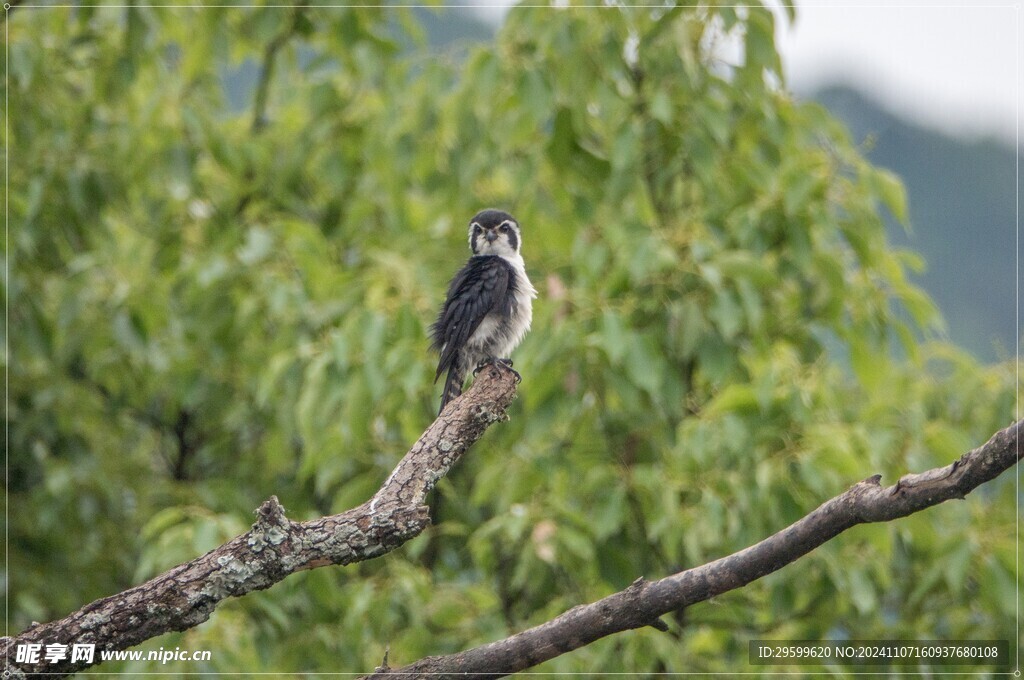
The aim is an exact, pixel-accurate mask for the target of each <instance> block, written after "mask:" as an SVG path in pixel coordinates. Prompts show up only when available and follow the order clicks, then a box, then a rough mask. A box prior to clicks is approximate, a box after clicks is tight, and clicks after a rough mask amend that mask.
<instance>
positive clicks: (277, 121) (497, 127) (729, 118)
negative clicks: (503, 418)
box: [4, 2, 1016, 672]
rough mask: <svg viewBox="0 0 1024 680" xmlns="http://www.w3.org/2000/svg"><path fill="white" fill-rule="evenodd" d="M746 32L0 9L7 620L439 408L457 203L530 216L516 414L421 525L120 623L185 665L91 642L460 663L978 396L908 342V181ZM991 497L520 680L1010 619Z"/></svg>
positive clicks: (783, 515) (640, 13)
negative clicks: (904, 223) (388, 543)
mask: <svg viewBox="0 0 1024 680" xmlns="http://www.w3.org/2000/svg"><path fill="white" fill-rule="evenodd" d="M790 19H791V17H790ZM783 20H786V19H785V18H784V19H783ZM775 21H776V16H775V15H773V14H772V13H771V12H770V11H769V10H767V9H765V8H763V7H761V6H757V5H755V6H753V7H749V8H746V9H742V10H741V9H736V8H733V7H731V6H728V5H725V4H720V3H717V2H713V3H709V4H707V5H705V6H702V7H700V8H693V7H690V8H681V7H672V8H669V7H666V8H663V9H651V8H624V7H603V8H579V7H577V8H563V9H554V8H517V9H514V10H513V11H511V12H510V14H509V16H508V19H507V21H506V23H505V25H504V26H503V27H502V29H501V30H500V32H499V33H498V35H497V37H496V38H495V40H494V41H493V43H492V44H486V45H481V46H473V47H471V48H468V49H466V50H462V51H458V52H446V53H441V54H438V53H435V52H431V51H430V49H429V48H428V46H427V45H426V44H425V40H424V37H423V31H422V29H421V28H420V26H419V24H418V22H417V20H416V17H415V15H414V14H413V13H412V11H411V10H408V9H401V8H392V9H365V8H364V9H346V8H303V7H295V8H286V7H263V8H259V7H257V8H251V7H248V8H242V7H239V8H230V7H209V8H196V7H179V8H173V7H128V8H102V7H100V8H97V7H79V8H67V7H54V8H23V9H17V10H15V11H14V12H12V13H11V14H9V15H8V30H9V37H10V39H9V62H8V63H6V64H5V66H6V67H7V68H8V69H9V73H10V79H9V83H8V90H7V95H8V97H9V103H10V117H9V121H8V124H9V133H10V137H9V139H8V144H9V151H10V174H9V182H10V240H9V242H7V243H6V244H5V247H6V249H7V250H6V255H7V256H8V257H9V258H10V276H9V278H7V279H5V280H4V293H5V295H6V297H7V300H8V302H9V303H10V328H9V329H7V328H5V332H6V333H9V340H10V347H11V357H10V364H9V366H8V368H9V370H10V403H9V409H8V411H7V419H8V423H9V426H10V452H9V455H10V459H9V467H10V470H9V477H8V483H9V493H10V496H9V498H8V502H9V503H10V510H11V516H10V526H9V527H8V528H9V531H10V546H9V558H10V573H9V574H7V577H8V580H7V584H8V587H9V588H10V596H11V605H12V617H13V618H12V630H20V629H21V628H23V627H24V626H26V625H28V624H29V622H30V621H32V620H39V621H44V620H51V619H54V618H57V617H60V616H62V615H64V614H66V613H67V612H69V611H71V610H73V609H76V608H78V607H79V606H81V605H83V604H85V603H86V602H89V601H91V600H93V599H95V598H98V597H101V596H104V595H109V594H112V593H115V592H117V591H119V590H121V589H123V588H125V587H127V586H129V585H133V584H136V583H138V582H140V581H142V580H144V579H146V578H149V577H151V576H153V575H155V574H157V573H159V572H161V571H163V570H166V569H167V568H169V567H171V566H173V565H176V564H178V563H180V562H183V561H185V560H188V559H190V558H192V557H194V556H196V555H198V554H200V553H202V552H204V551H206V550H209V549H211V548H213V547H215V546H216V545H218V544H220V543H221V542H223V541H225V540H227V539H228V538H230V537H232V536H234V535H237V534H239V533H241V532H243V531H244V530H245V529H246V528H247V527H248V525H249V524H250V523H251V521H252V514H251V513H252V510H253V509H254V508H255V507H256V506H257V505H258V504H259V503H260V502H261V501H262V500H264V499H265V498H267V497H268V496H269V495H270V494H276V495H277V496H278V497H279V498H280V499H281V501H282V503H283V504H284V505H285V507H286V508H287V509H288V514H289V516H290V517H292V518H294V519H304V518H310V517H315V516H318V515H321V514H325V513H330V512H337V511H340V510H343V509H345V508H348V507H351V506H353V505H355V504H358V503H359V502H362V501H363V500H365V499H366V498H367V497H368V496H369V495H370V494H371V493H372V492H373V491H374V490H376V488H377V486H378V485H379V484H380V483H381V481H382V480H383V479H384V478H385V477H386V476H387V474H388V473H389V472H390V470H391V467H392V466H393V465H394V463H395V462H397V460H398V458H399V457H400V456H401V455H402V453H404V452H405V450H406V449H407V448H408V446H409V445H410V444H411V443H412V442H413V441H414V440H415V439H416V437H417V436H418V435H419V434H420V433H421V431H422V430H423V429H424V428H425V427H426V425H427V424H429V422H430V421H431V420H432V417H433V414H434V409H435V408H436V403H437V394H438V389H437V388H436V387H433V386H432V385H431V378H432V375H433V368H434V363H433V362H434V357H431V356H430V355H428V353H427V351H426V348H427V344H428V343H427V339H426V328H427V325H428V324H429V322H430V321H431V320H432V317H433V315H434V313H435V310H436V308H437V306H438V305H439V304H440V302H441V300H442V298H443V293H444V286H445V283H446V281H447V278H448V277H449V276H451V274H452V273H453V272H454V271H455V270H456V269H457V268H458V267H459V266H460V265H461V264H462V262H463V261H464V260H465V258H466V256H467V255H468V249H467V248H466V245H465V222H466V220H467V219H468V218H469V216H471V215H472V214H473V213H474V212H475V211H476V210H478V209H480V208H483V207H489V206H493V207H501V208H505V209H508V210H510V211H512V212H513V213H514V214H515V215H516V216H517V217H518V218H519V219H520V221H521V222H522V224H523V225H524V226H523V229H524V254H525V257H526V261H527V263H528V268H529V271H530V274H531V276H532V277H533V279H534V281H535V283H536V284H537V287H538V288H539V289H540V291H541V297H540V299H539V300H538V301H537V303H536V305H535V319H534V330H533V332H532V334H531V335H530V336H528V338H527V340H526V341H525V343H524V344H523V346H522V347H521V348H520V349H519V350H518V351H517V353H516V355H515V359H516V367H517V368H518V369H519V370H520V371H521V372H522V374H523V376H524V381H523V383H522V385H521V386H520V398H519V400H518V401H517V402H516V404H514V405H513V409H512V420H511V421H510V422H508V423H506V424H503V425H501V426H499V427H496V428H494V429H493V430H492V431H491V432H490V433H489V434H488V435H487V437H486V439H485V441H483V442H481V443H480V444H478V445H477V446H476V447H475V449H474V450H473V451H472V452H471V453H470V454H469V455H468V457H467V459H466V460H465V461H464V462H463V464H462V465H460V467H459V468H458V469H457V470H456V471H455V472H454V474H453V475H452V476H451V477H450V478H449V479H446V480H444V481H443V483H442V484H441V486H440V487H439V490H438V491H437V492H436V493H438V494H439V495H440V496H441V497H442V503H441V511H440V513H439V516H438V517H436V524H435V526H433V527H432V528H431V529H430V530H429V531H428V532H427V533H426V534H425V535H424V536H422V537H420V538H418V539H417V540H415V541H413V542H412V543H410V544H409V545H408V546H406V547H405V548H403V549H401V550H400V551H398V552H396V553H393V554H390V555H388V556H386V557H383V558H381V559H378V560H375V561H372V562H366V563H362V564H360V565H358V566H353V567H349V568H345V569H339V568H327V569H319V570H315V571H313V572H308V573H301V574H296V575H293V576H292V577H290V578H289V579H287V580H286V581H285V582H284V583H282V584H279V585H278V586H276V587H274V588H273V589H271V590H269V591H267V592H263V593H258V594H255V595H253V596H249V597H246V598H244V599H241V600H235V601H231V602H229V603H226V604H225V605H224V606H222V607H221V608H219V609H218V610H217V612H216V613H215V614H214V615H213V617H212V619H211V620H210V621H209V622H207V623H205V624H203V625H202V626H200V627H198V628H196V629H193V630H190V631H187V632H185V633H182V634H174V635H168V636H164V637H162V638H159V639H157V640H153V641H151V643H150V644H149V645H148V646H149V647H152V648H154V649H155V648H157V647H159V646H163V647H164V648H173V647H175V646H180V647H182V648H183V649H210V650H212V652H213V660H212V661H211V662H209V663H206V664H197V663H188V664H185V663H180V664H178V665H174V664H168V665H166V666H160V665H156V664H152V665H147V664H144V663H139V664H134V665H131V664H122V665H120V666H117V665H110V666H105V667H104V670H109V671H114V670H131V671H170V672H186V671H187V672H200V671H229V670H230V671H235V672H237V671H246V670H277V671H302V670H321V671H325V670H332V671H367V670H372V668H373V667H374V666H375V665H377V664H379V663H380V660H381V658H382V656H383V653H384V649H385V646H386V645H390V649H391V661H392V663H395V664H399V663H406V662H409V661H412V660H415V659H417V658H419V657H421V656H424V655H428V654H439V653H447V652H453V651H458V650H460V649H463V648H466V647H468V646H472V645H475V644H479V643H483V642H486V641H490V640H493V639H497V638H500V637H504V636H505V635H507V634H509V633H510V632H514V631H516V630H519V629H522V628H524V627H527V626H529V625H532V624H536V623H539V622H542V621H544V620H546V619H548V618H550V617H551V616H553V615H555V614H557V613H559V612H561V611H563V610H565V609H567V608H569V607H571V606H573V605H575V604H579V603H582V602H586V601H590V600H593V599H596V598H598V597H601V596H603V595H606V594H608V593H610V592H612V591H614V590H618V589H621V588H623V587H625V586H626V585H628V584H629V583H630V582H631V581H632V580H633V579H635V578H636V577H638V576H641V575H644V576H648V577H657V576H661V575H665V574H667V573H669V572H672V571H676V570H679V569H681V568H685V567H688V566H694V565H698V564H702V563H704V562H706V561H708V560H711V559H713V558H716V557H719V556H721V555H724V554H727V553H729V552H732V551H734V550H736V549H739V548H742V547H744V546H746V545H749V544H751V543H753V542H755V541H757V540H760V539H761V538H763V537H765V536H767V535H769V534H770V533H773V532H774V531H776V530H778V529H780V528H782V527H783V526H785V525H786V524H788V523H790V522H792V521H794V520H795V519H797V518H799V517H800V516H802V515H803V514H804V513H806V512H808V511H809V510H811V509H813V508H814V507H816V506H817V505H818V504H819V503H820V502H822V501H823V500H825V499H826V498H828V497H830V496H832V495H834V494H836V493H839V492H840V491H841V490H843V489H844V488H846V487H847V486H849V485H850V484H852V483H854V482H856V481H858V480H860V479H862V478H864V477H866V476H869V475H870V474H872V473H875V472H879V473H882V474H883V475H884V477H885V478H886V479H887V480H889V481H892V480H893V479H894V478H895V476H897V475H899V474H901V473H903V472H907V471H918V470H923V469H925V468H928V467H932V466H937V465H943V464H946V463H948V462H950V461H951V460H952V459H953V458H955V457H956V456H958V455H959V454H961V453H962V452H963V451H965V450H967V449H968V448H970V447H971V446H974V445H977V444H980V443H981V442H982V441H984V439H985V438H987V437H988V435H989V434H991V433H992V432H993V431H995V430H996V429H998V428H1000V427H1002V426H1004V425H1005V424H1007V423H1008V422H1009V418H1010V415H1011V414H1012V407H1013V403H1014V402H1013V399H1014V394H1013V383H1012V372H1011V371H1010V370H1008V368H1007V367H1006V366H993V367H983V366H979V365H978V364H976V363H975V362H974V361H973V360H972V359H970V358H969V357H967V356H966V355H965V354H964V353H962V352H960V351H958V350H957V349H956V348H953V347H950V346H948V345H944V344H942V343H939V342H936V341H935V339H934V338H936V337H939V336H940V335H941V327H942V322H941V320H940V319H939V317H938V315H937V312H936V310H935V308H934V307H933V305H932V304H931V302H930V301H929V300H928V298H927V297H926V296H925V295H924V294H923V293H922V292H921V291H920V290H918V289H916V288H915V287H913V286H912V285H911V284H909V283H908V281H907V278H906V272H907V270H908V268H913V267H917V266H919V265H920V262H919V260H918V258H917V257H916V256H915V255H913V254H912V253H909V252H900V251H896V250H894V249H893V248H891V247H890V246H888V245H887V243H886V242H885V236H884V230H883V226H882V222H881V220H880V218H879V211H880V209H881V208H882V207H884V208H886V209H888V210H889V211H891V212H892V213H893V214H894V215H896V216H898V217H903V216H905V213H906V206H905V200H904V193H903V189H902V186H901V184H900V182H899V180H898V179H897V178H895V177H893V176H892V175H891V174H889V173H887V172H885V171H882V170H880V169H878V168H875V167H872V166H871V165H870V164H868V163H867V162H866V161H865V160H864V158H863V156H862V155H861V153H860V151H859V150H858V149H857V148H856V146H855V145H854V144H853V143H852V142H851V140H850V137H849V135H848V133H847V132H846V131H845V130H844V128H843V127H842V126H841V125H840V124H838V123H837V122H836V121H835V120H834V119H832V118H831V117H830V116H829V115H828V114H827V113H826V112H825V110H824V109H822V108H820V107H819V106H816V105H810V104H803V103H799V102H796V101H794V100H793V99H792V98H791V97H790V96H789V95H788V94H787V92H786V91H785V87H784V83H785V79H784V74H783V73H782V69H781V66H780V61H779V56H778V53H777V52H776V50H775V46H774V29H775V26H774V22H775ZM723 46H724V47H723ZM726 48H728V49H726ZM728 55H734V56H733V57H730V56H728ZM244 69H248V70H249V72H251V73H254V74H255V82H253V83H252V87H251V88H248V89H244V88H243V90H242V91H241V93H240V94H239V92H235V94H234V95H231V92H230V90H231V88H230V86H231V84H232V83H235V84H236V85H237V81H238V78H237V75H238V73H239V72H240V70H244ZM229 95H231V96H229ZM232 97H234V98H235V99H236V100H237V102H236V103H234V104H233V103H232ZM239 102H240V103H241V106H239V105H238V103H239ZM1014 521H1015V516H1014V487H1013V483H1012V480H1011V479H1009V478H1006V479H1001V480H996V482H994V483H992V484H990V485H988V486H987V487H985V488H984V489H982V490H981V491H979V492H978V493H977V494H976V495H973V496H972V497H971V498H970V500H968V501H967V502H965V503H962V504H957V505H944V506H942V507H940V508H936V509H934V510H931V511H929V512H926V513H922V514H921V515H917V516H914V517H911V518H909V519H907V520H904V521H899V522H897V523H894V524H892V525H886V526H868V527H860V528H857V529H856V530H854V531H852V532H850V533H849V534H846V535H844V536H843V537H841V538H840V539H838V540H836V541H833V542H831V543H830V544H828V545H826V546H824V547H822V548H820V549H818V550H817V551H815V552H814V553H812V554H811V555H810V556H808V557H807V558H805V559H803V560H801V561H799V562H797V563H796V564H793V565H791V566H790V567H788V568H786V569H785V570H783V571H782V572H780V573H778V574H775V575H773V576H771V577H768V578H765V579H763V580H761V581H759V582H757V583H755V584H752V585H751V586H749V587H747V588H744V589H743V590H742V591H738V592H735V593H731V594H729V595H728V596H724V597H721V598H718V599H717V600H716V601H715V602H713V603H710V604H707V605H703V606H696V607H693V608H691V609H690V610H688V611H686V612H685V614H681V615H680V616H678V617H677V619H676V621H674V622H671V624H672V628H673V633H671V634H664V633H661V632H658V631H655V630H653V629H645V630H641V631H636V632H633V633H629V634H625V635H619V636H616V637H613V638H610V639H605V640H601V641H599V642H597V643H595V644H593V645H591V646H589V647H587V648H585V649H583V650H580V651H577V652H575V653H573V654H570V655H567V656H565V657H562V658H559V659H556V660H554V661H551V662H549V663H547V664H545V665H543V666H541V667H539V670H547V671H594V670H602V671H607V672H612V671H647V672H653V671H665V670H668V671H672V670H686V671H689V672H695V671H727V670H737V669H738V668H741V667H745V664H746V654H747V652H746V642H747V640H748V639H750V638H754V637H768V638H788V639H814V638H822V637H826V636H830V637H839V638H843V637H849V638H918V637H920V638H924V639H933V638H975V639H981V638H989V639H995V638H1000V639H1013V637H1014V626H1013V617H1014V603H1015V601H1016V600H1015V586H1016V582H1015V576H1014V568H1013V567H1014V559H1015V555H1014V543H1013V531H1012V529H1013V526H1014ZM801 669H802V670H805V671H806V670H808V667H801ZM773 670H787V669H786V668H785V667H782V668H773Z"/></svg>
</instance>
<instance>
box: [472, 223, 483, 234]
mask: <svg viewBox="0 0 1024 680" xmlns="http://www.w3.org/2000/svg"><path fill="white" fill-rule="evenodd" d="M481 231H483V230H482V229H481V228H480V225H479V224H474V225H473V233H474V234H479V233H480V232H481Z"/></svg>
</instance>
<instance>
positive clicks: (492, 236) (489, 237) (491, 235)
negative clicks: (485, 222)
mask: <svg viewBox="0 0 1024 680" xmlns="http://www.w3.org/2000/svg"><path fill="white" fill-rule="evenodd" d="M484 238H485V239H487V242H488V243H494V239H496V238H498V232H497V231H495V230H494V229H488V230H487V233H485V234H484Z"/></svg>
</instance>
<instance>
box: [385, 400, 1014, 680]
mask: <svg viewBox="0 0 1024 680" xmlns="http://www.w3.org/2000/svg"><path fill="white" fill-rule="evenodd" d="M1022 427H1024V420H1021V421H1018V422H1017V423H1016V424H1015V425H1012V426H1011V427H1008V428H1006V429H1005V430H1001V431H999V432H997V433H996V434H995V435H993V436H992V438H991V439H989V440H988V442H987V443H986V444H984V445H983V446H981V447H978V448H976V449H973V450H972V451H969V452H967V453H965V454H964V455H963V456H961V457H960V458H959V460H956V461H954V462H953V463H951V464H949V465H947V466H946V467H943V468H936V469H933V470H928V471H927V472H922V473H920V474H910V475H904V476H903V477H901V478H900V480H899V481H898V482H896V484H894V485H893V486H890V487H882V486H881V485H880V484H879V481H880V480H881V475H875V476H874V477H870V478H868V479H865V480H864V481H862V482H859V483H857V484H855V485H854V486H853V487H851V488H850V489H848V490H847V491H846V492H845V493H842V494H840V495H839V496H836V497H835V498H833V499H832V500H829V501H827V502H825V503H824V504H823V505H821V506H820V507H819V508H818V509H817V510H814V511H813V512H811V513H810V514H809V515H807V516H806V517H804V518H803V519H801V520H799V521H797V522H795V523H794V524H791V525H790V526H788V527H787V528H785V529H783V530H782V531H780V532H778V533H777V534H774V535H773V536H770V537H769V538H766V539H765V540H763V541H761V542H760V543H757V544H756V545H753V546H751V547H749V548H746V549H745V550H741V551H739V552H737V553H734V554H732V555H729V556H728V557H723V558H721V559H719V560H715V561H714V562H710V563H708V564H705V565H703V566H700V567H695V568H693V569H687V570H686V571H683V572H679V573H678V574H673V575H672V576H668V577H666V578H663V579H661V580H659V581H645V580H644V579H643V578H639V579H637V580H636V581H634V582H633V584H632V585H630V586H629V587H628V588H626V589H625V590H622V591H619V592H617V593H615V594H614V595H609V596H608V597H606V598H603V599H601V600H598V601H597V602H593V603H591V604H588V605H582V606H578V607H574V608H572V609H570V610H569V611H567V612H565V613H564V614H562V615H560V616H558V617H556V618H554V619H552V620H551V621H548V622H547V623H543V624H541V625H539V626H536V627H534V628H530V629H529V630H525V631H523V632H521V633H517V634H516V635H513V636H511V637H508V638H506V639H504V640H499V641H497V642H492V643H490V644H486V645H483V646H480V647H476V648H474V649H470V650H467V651H464V652H459V653H457V654H450V655H448V656H438V657H427V658H425V659H422V660H421V661H417V662H416V663H413V664H411V665H408V666H404V667H402V668H399V669H388V668H381V669H378V670H377V672H375V673H374V674H373V675H372V676H370V677H374V678H380V677H384V676H385V675H389V674H392V673H400V674H402V677H403V678H419V677H424V678H426V677H430V678H438V677H448V676H449V675H451V676H453V677H454V676H458V677H459V678H483V677H489V678H493V677H499V676H503V675H509V674H511V673H515V672H517V671H521V670H524V669H526V668H530V667H532V666H536V665H537V664H539V663H542V662H544V661H547V660H549V659H553V658H554V657H556V656H559V655H561V654H565V653H566V652H570V651H572V650H574V649H579V648H580V647H583V646H585V645H588V644H590V643H591V642H593V641H595V640H597V639H599V638H602V637H605V636H607V635H611V634H613V633H619V632H622V631H625V630H631V629H634V628H642V627H644V626H655V627H656V628H664V627H665V624H664V623H663V622H661V621H660V620H659V619H658V617H659V616H662V615H664V614H667V613H669V612H671V611H674V610H677V609H680V608H682V607H688V606H690V605H692V604H696V603H698V602H703V601H704V600H707V599H710V598H712V597H715V596H716V595H721V594H722V593H725V592H728V591H730V590H735V589H736V588H741V587H743V586H745V585H747V584H748V583H750V582H751V581H755V580H757V579H759V578H761V577H762V576H765V575H767V574H770V573H772V572H774V571H777V570H779V569H781V568H782V567H784V566H786V565H787V564H789V563H790V562H793V561H795V560H796V559H798V558H799V557H801V556H803V555H806V554H807V553H809V552H810V551H812V550H814V549H815V548H817V547H818V546H819V545H821V544H823V543H825V542H826V541H828V540H830V539H832V538H834V537H836V536H838V535H839V534H840V533H842V532H843V531H846V530H847V529H849V528H850V527H853V526H856V525H858V524H867V523H870V522H887V521H890V520H893V519H897V518H899V517H905V516H907V515H910V514H912V513H915V512H917V511H919V510H923V509H924V508H927V507H930V506H932V505H937V504H939V503H942V502H943V501H947V500H950V499H953V498H964V497H965V496H966V495H967V494H968V493H970V492H971V491H973V490H974V489H975V488H977V487H978V486H980V485H981V484H983V483H985V482H987V481H989V480H991V479H994V478H995V477H997V476H998V475H999V474H1001V473H1002V472H1004V471H1006V470H1007V469H1009V468H1011V467H1013V466H1014V465H1015V464H1016V463H1017V462H1018V461H1019V460H1020V458H1021V448H1020V433H1021V429H1022Z"/></svg>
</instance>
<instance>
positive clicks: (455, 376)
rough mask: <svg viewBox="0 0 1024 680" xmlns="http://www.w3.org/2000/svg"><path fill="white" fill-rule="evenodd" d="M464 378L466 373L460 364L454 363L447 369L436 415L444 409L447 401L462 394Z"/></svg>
mask: <svg viewBox="0 0 1024 680" xmlns="http://www.w3.org/2000/svg"><path fill="white" fill-rule="evenodd" d="M465 379H466V374H465V372H464V371H463V370H462V368H461V367H460V366H458V365H455V366H452V367H451V368H450V369H449V370H448V377H447V378H445V381H444V392H442V393H441V410H440V411H438V412H437V415H441V411H444V407H445V406H447V405H448V402H449V401H451V400H452V399H454V398H455V397H457V396H459V395H460V394H462V383H463V381H464V380H465Z"/></svg>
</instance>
